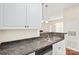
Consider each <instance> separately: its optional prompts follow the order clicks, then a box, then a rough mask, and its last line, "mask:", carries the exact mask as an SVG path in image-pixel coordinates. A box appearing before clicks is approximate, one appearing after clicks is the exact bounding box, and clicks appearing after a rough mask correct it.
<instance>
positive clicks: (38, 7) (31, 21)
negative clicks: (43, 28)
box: [27, 3, 42, 27]
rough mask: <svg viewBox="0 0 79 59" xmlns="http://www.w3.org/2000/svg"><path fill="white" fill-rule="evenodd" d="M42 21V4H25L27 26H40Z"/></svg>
mask: <svg viewBox="0 0 79 59" xmlns="http://www.w3.org/2000/svg"><path fill="white" fill-rule="evenodd" d="M41 20H42V4H41V3H30V4H27V26H36V27H38V26H40V24H41Z"/></svg>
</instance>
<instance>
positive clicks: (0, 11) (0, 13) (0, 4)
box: [0, 3, 3, 26]
mask: <svg viewBox="0 0 79 59" xmlns="http://www.w3.org/2000/svg"><path fill="white" fill-rule="evenodd" d="M2 18H3V16H2V3H0V26H2Z"/></svg>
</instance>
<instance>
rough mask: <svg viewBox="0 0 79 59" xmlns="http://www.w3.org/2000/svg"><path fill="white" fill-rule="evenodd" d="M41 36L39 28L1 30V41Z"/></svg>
mask: <svg viewBox="0 0 79 59" xmlns="http://www.w3.org/2000/svg"><path fill="white" fill-rule="evenodd" d="M37 36H39V30H36V29H29V30H26V29H25V30H0V42H6V41H13V40H20V39H24V38H30V37H37Z"/></svg>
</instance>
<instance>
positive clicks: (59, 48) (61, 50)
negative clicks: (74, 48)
mask: <svg viewBox="0 0 79 59" xmlns="http://www.w3.org/2000/svg"><path fill="white" fill-rule="evenodd" d="M53 55H65V41H64V40H63V41H60V42H58V43H56V44H54V45H53Z"/></svg>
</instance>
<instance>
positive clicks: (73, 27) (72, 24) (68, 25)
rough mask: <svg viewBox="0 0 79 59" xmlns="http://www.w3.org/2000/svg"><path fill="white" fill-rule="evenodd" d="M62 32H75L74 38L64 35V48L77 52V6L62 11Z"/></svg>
mask: <svg viewBox="0 0 79 59" xmlns="http://www.w3.org/2000/svg"><path fill="white" fill-rule="evenodd" d="M64 31H65V32H69V31H72V32H76V36H68V34H67V35H66V37H65V39H66V47H67V48H71V49H73V50H76V51H79V5H75V6H73V7H71V8H68V9H65V10H64Z"/></svg>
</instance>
